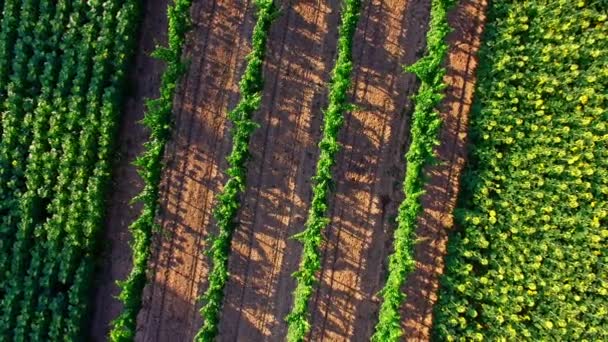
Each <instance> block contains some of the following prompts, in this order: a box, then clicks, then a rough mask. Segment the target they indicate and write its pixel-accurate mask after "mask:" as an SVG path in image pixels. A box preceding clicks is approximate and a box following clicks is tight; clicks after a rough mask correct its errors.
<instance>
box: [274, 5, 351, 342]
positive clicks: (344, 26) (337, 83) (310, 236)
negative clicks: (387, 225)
mask: <svg viewBox="0 0 608 342" xmlns="http://www.w3.org/2000/svg"><path fill="white" fill-rule="evenodd" d="M360 8H361V1H360V0H345V1H344V3H343V7H342V21H341V23H340V28H339V34H340V37H339V39H338V57H337V59H336V64H335V66H334V69H333V71H332V79H331V83H330V88H329V105H328V107H327V109H326V110H325V111H324V118H323V136H322V138H321V141H320V142H319V150H320V155H319V160H318V161H317V169H316V174H315V175H314V177H313V178H312V181H313V188H312V193H313V197H312V203H311V207H310V210H309V212H308V219H307V220H306V223H305V228H304V231H302V232H301V233H299V234H297V235H296V236H294V238H295V239H297V240H298V241H300V242H301V243H302V245H303V251H302V258H301V261H300V266H299V270H298V271H297V272H296V273H294V277H295V279H296V282H297V285H296V289H295V291H294V293H293V296H294V303H293V307H292V309H291V312H290V313H289V315H288V316H287V318H286V320H287V325H288V332H287V339H288V340H289V341H303V340H304V338H305V337H306V335H307V334H308V332H309V330H310V323H309V322H308V311H309V310H308V301H309V299H310V297H311V295H312V293H313V291H314V284H315V281H316V273H317V272H318V271H319V270H320V269H321V256H320V253H319V247H320V246H321V242H322V240H323V238H322V232H323V230H324V229H325V228H326V227H327V225H328V224H329V222H330V219H329V218H328V217H327V209H328V201H329V194H330V187H331V184H332V168H333V166H334V164H335V160H336V155H337V153H338V151H339V150H340V143H339V142H338V134H339V132H340V129H341V128H342V126H343V122H344V113H345V112H346V111H348V110H349V109H350V107H351V106H350V104H349V103H348V99H347V97H348V90H349V88H350V86H351V80H350V77H351V71H352V68H353V67H352V56H351V55H352V44H353V37H354V34H355V29H356V26H357V22H358V20H359V12H360Z"/></svg>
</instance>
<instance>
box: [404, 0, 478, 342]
mask: <svg viewBox="0 0 608 342" xmlns="http://www.w3.org/2000/svg"><path fill="white" fill-rule="evenodd" d="M486 8H487V1H486V0H461V1H460V2H459V3H458V6H457V7H456V8H455V9H454V10H452V12H451V13H450V16H449V21H450V25H451V26H452V27H453V28H454V31H453V32H452V33H451V34H450V36H449V38H448V40H449V43H450V51H449V55H448V63H447V71H448V72H447V75H446V81H447V83H448V88H447V90H446V98H445V100H444V102H443V107H442V110H441V116H442V119H443V127H442V130H441V133H440V141H441V144H440V145H439V146H438V148H437V156H438V160H439V165H436V166H433V167H430V168H428V169H427V174H428V175H429V177H430V181H429V185H428V186H427V189H426V191H427V193H426V194H425V195H424V197H423V203H424V214H423V216H422V217H421V219H420V224H419V226H418V229H417V231H416V234H417V236H418V238H419V241H420V242H419V244H418V245H417V246H416V249H415V253H416V270H415V271H414V273H413V274H412V275H411V276H410V278H409V279H408V282H407V284H406V288H405V292H406V294H407V301H406V303H405V305H404V307H403V317H404V320H403V328H404V330H405V332H406V335H405V338H406V339H407V340H408V341H428V340H430V333H431V327H432V324H433V305H434V304H435V302H436V301H437V290H438V289H439V278H440V276H441V274H443V268H444V256H445V253H446V244H447V240H448V234H449V231H450V229H451V228H452V227H453V225H454V219H453V216H452V214H453V210H454V207H455V205H456V200H457V197H458V189H459V186H460V177H461V174H462V171H463V167H464V163H465V158H466V153H467V151H466V139H467V131H468V123H469V112H470V110H471V105H472V102H473V95H474V94H473V93H474V90H475V71H476V70H477V59H476V55H477V51H478V50H479V46H480V42H481V36H482V33H483V28H484V23H485V10H486Z"/></svg>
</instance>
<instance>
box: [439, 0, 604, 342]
mask: <svg viewBox="0 0 608 342" xmlns="http://www.w3.org/2000/svg"><path fill="white" fill-rule="evenodd" d="M607 9H608V7H607V6H606V2H605V1H566V0H557V1H548V0H540V1H539V0H534V1H532V0H524V1H517V2H512V1H494V2H492V3H491V6H490V9H489V13H488V26H487V28H486V35H485V41H484V43H483V46H482V49H481V51H480V70H479V73H478V74H479V76H478V80H479V82H478V86H477V90H476V100H475V107H474V111H473V113H472V116H471V134H470V136H471V141H472V146H471V155H470V162H469V164H468V166H467V168H468V172H467V177H466V178H465V179H464V180H463V182H464V189H465V190H464V191H462V192H461V198H460V203H459V210H458V216H457V218H458V223H459V226H460V228H459V229H458V230H457V231H455V232H454V233H453V234H452V236H450V240H449V243H448V257H447V259H446V271H445V275H444V277H443V279H442V286H441V289H440V295H439V301H438V303H437V305H436V307H435V325H434V328H433V330H434V334H435V337H436V339H437V340H441V341H457V340H458V341H462V340H467V341H473V340H477V341H481V340H492V341H511V340H521V341H552V340H564V341H605V340H607V339H608V328H607V327H608V311H607V310H606V308H607V307H608V266H607V265H608V263H607V261H608V259H607V255H606V246H607V245H608V230H607V229H606V227H607V226H608V220H607V216H608V201H607V200H606V199H607V198H608V158H607V157H608V153H607V151H608V150H607V149H606V146H607V145H606V143H607V142H608V140H607V139H608V125H607V124H606V122H607V120H608V111H607V110H606V103H608V102H607V101H608V96H607V94H606V89H608V69H607V68H606V65H608V13H607Z"/></svg>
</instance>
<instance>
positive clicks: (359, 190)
mask: <svg viewBox="0 0 608 342" xmlns="http://www.w3.org/2000/svg"><path fill="white" fill-rule="evenodd" d="M481 1H482V0H463V1H462V3H463V4H462V5H461V6H460V7H459V8H458V9H457V10H456V11H454V14H453V15H452V17H451V20H452V22H453V23H454V25H455V26H456V28H457V30H456V32H455V33H454V34H453V35H452V37H451V43H452V46H453V48H452V50H451V53H450V63H449V75H448V77H447V80H448V81H449V82H450V84H451V87H450V88H449V90H448V92H449V96H448V98H447V99H446V107H445V108H446V110H445V111H443V113H442V115H443V117H444V120H445V122H446V123H445V126H444V129H443V132H442V137H441V139H442V145H441V146H440V147H439V149H438V153H439V156H440V159H441V160H444V161H446V162H447V164H445V165H441V166H438V167H435V168H432V169H431V170H429V173H430V174H431V175H432V185H431V186H429V189H428V194H427V195H426V196H425V208H426V209H425V216H424V218H423V220H421V221H422V223H423V224H422V225H421V227H420V230H419V232H418V234H419V235H420V236H421V238H423V241H422V242H421V243H420V245H419V246H418V247H417V250H416V256H417V260H418V265H417V270H416V272H415V274H414V275H413V276H412V277H411V279H410V280H409V281H408V284H407V288H406V289H407V292H408V302H407V304H406V305H405V307H404V314H405V317H406V319H405V320H404V327H405V328H406V329H407V334H408V335H407V336H408V338H411V339H414V340H428V338H429V328H428V327H429V325H430V322H431V310H432V305H433V303H434V302H435V300H436V295H435V292H436V289H437V282H438V277H439V275H440V274H441V271H442V268H443V264H442V263H443V254H444V252H445V241H446V239H447V227H449V226H451V224H452V223H451V211H452V209H453V206H454V202H455V198H456V190H457V188H458V179H459V175H460V172H461V170H462V165H463V163H464V157H465V147H464V146H465V145H464V139H465V136H466V133H465V132H466V126H467V120H466V118H467V114H468V110H469V107H470V102H471V97H472V91H473V80H474V79H473V72H474V69H475V61H474V59H473V58H472V57H471V55H473V54H474V53H475V52H476V50H477V46H478V44H479V35H480V32H481V23H482V22H483V19H482V16H481V14H482V13H483V8H485V2H484V3H482V4H481V5H476V4H477V3H480V2H481ZM166 3H167V2H166V0H154V1H148V2H146V14H147V15H146V16H145V17H144V26H143V34H142V37H141V39H140V40H141V41H140V49H139V51H140V53H139V54H138V56H137V59H136V70H137V75H136V77H135V89H136V91H135V94H134V96H133V97H132V98H131V99H130V100H129V105H128V110H127V111H126V116H125V119H124V121H125V122H124V123H123V127H122V129H121V140H120V150H121V151H123V152H122V153H123V154H125V157H124V158H123V159H121V160H120V162H119V163H118V166H117V170H116V172H115V175H116V177H115V179H116V184H115V191H114V193H113V195H112V197H111V198H110V209H109V221H108V228H107V231H106V238H107V239H108V240H109V241H110V245H109V248H108V252H107V255H105V256H104V258H103V260H104V264H103V265H102V276H101V278H100V280H99V282H100V284H101V285H100V287H99V290H98V293H97V298H96V308H95V313H94V315H95V316H94V319H93V326H92V332H93V336H94V338H96V339H98V340H100V341H101V340H103V339H104V338H103V336H105V334H106V333H107V325H108V322H109V320H110V319H112V318H114V317H115V316H116V315H117V313H118V312H119V310H120V305H119V304H118V302H117V301H116V300H115V299H112V298H111V296H112V295H115V294H116V293H117V287H116V286H115V285H114V281H115V280H116V279H123V278H124V276H125V275H126V273H127V272H128V270H129V267H130V264H131V262H130V251H129V249H128V245H127V242H126V241H128V239H129V234H128V232H127V226H128V223H129V222H130V221H132V220H133V219H134V217H135V215H136V214H137V210H136V209H137V208H135V209H133V208H130V207H129V206H128V204H127V203H128V201H129V200H130V198H132V196H133V195H134V194H136V193H137V191H138V189H139V188H140V184H139V180H138V177H137V175H136V174H135V169H134V167H133V166H132V165H130V162H131V161H132V160H133V158H134V156H135V155H136V154H138V153H139V152H140V150H141V143H142V141H144V140H145V138H146V134H145V132H143V130H142V129H141V127H140V126H139V125H137V124H136V123H135V122H136V121H137V120H138V119H140V118H141V116H142V111H143V107H142V102H143V101H142V98H143V97H153V96H154V95H155V94H156V92H157V91H158V75H159V72H160V71H161V70H162V68H161V66H160V65H159V64H158V63H157V62H153V61H152V60H150V59H149V58H147V57H146V53H148V52H149V51H150V50H151V49H152V47H153V45H154V39H164V32H165V31H166V19H165V16H166V11H165V10H164V8H165V6H166ZM279 5H280V7H281V9H282V11H281V15H280V17H279V18H278V19H277V20H276V21H275V22H274V23H273V26H272V29H271V33H270V37H269V41H268V48H267V57H266V63H265V70H264V75H265V79H266V83H265V89H264V93H263V103H262V108H261V110H260V111H258V112H257V113H256V114H255V115H254V119H255V120H256V121H258V122H259V123H260V124H261V127H260V128H259V129H258V130H257V131H256V132H255V134H254V136H253V138H252V141H251V144H250V148H251V152H252V158H251V160H250V162H249V164H248V165H249V170H248V187H247V190H246V193H245V194H244V196H243V197H242V198H243V201H242V205H243V206H242V210H241V211H240V213H239V222H240V224H239V226H238V228H237V231H236V232H235V235H234V240H233V245H232V247H233V248H232V254H231V257H230V271H231V277H230V280H229V283H228V286H227V288H226V298H225V302H224V309H223V312H222V318H221V322H220V335H219V338H218V339H219V340H221V341H264V340H271V341H279V340H283V339H284V336H285V334H286V325H285V322H284V317H285V315H286V314H287V313H288V312H289V309H290V305H291V303H292V292H293V289H294V287H295V283H294V281H293V278H292V276H291V274H292V273H293V272H294V271H295V270H296V269H297V267H298V262H299V258H300V251H301V250H300V247H299V243H297V242H295V241H293V240H291V239H289V237H290V236H292V235H293V234H295V233H297V232H299V231H301V230H302V229H303V225H304V221H305V218H306V214H307V210H308V207H309V202H310V198H311V190H310V178H311V176H312V175H313V173H314V170H315V163H316V160H317V154H318V148H317V142H318V140H319V137H320V134H321V133H320V125H321V122H322V112H321V111H322V109H323V108H325V106H326V104H327V99H326V96H327V81H328V79H329V74H330V71H331V68H332V67H333V64H334V58H335V53H336V51H335V47H336V39H337V36H338V33H337V26H338V24H339V18H340V5H341V1H339V0H332V1H321V0H314V1H311V0H284V1H280V2H279ZM429 10H430V8H429V1H428V0H370V1H364V8H363V10H362V14H361V18H360V21H359V24H358V28H357V33H356V37H355V44H354V49H353V59H354V73H353V81H354V86H353V91H352V94H351V97H352V100H353V102H354V103H355V104H356V105H357V109H356V110H355V111H353V112H352V113H347V114H346V120H345V126H344V129H343V131H342V134H341V136H340V141H341V142H342V143H343V149H342V151H341V152H340V154H339V156H338V159H337V161H336V165H337V166H336V168H335V172H334V175H335V180H336V186H335V189H334V191H333V194H332V196H331V198H330V200H331V206H330V215H331V219H332V221H331V225H330V227H329V228H328V229H327V231H326V232H325V243H324V246H323V248H322V256H323V264H322V265H323V270H322V272H320V274H319V279H320V282H319V287H318V289H317V291H316V292H315V294H314V296H313V300H312V302H311V308H312V315H311V322H312V324H313V329H312V332H311V334H310V336H309V339H310V340H314V341H318V340H323V341H344V340H349V341H363V340H369V337H370V336H371V334H372V332H373V326H374V324H375V322H376V316H377V310H378V306H379V298H377V296H376V293H377V292H378V291H379V290H380V288H381V287H382V285H383V284H384V280H385V276H386V271H385V264H386V258H387V255H388V253H389V252H390V250H391V241H392V233H393V229H394V218H395V216H396V211H397V206H398V205H399V203H400V202H401V201H402V200H403V194H402V192H401V181H402V179H403V176H404V172H405V162H404V159H403V155H404V153H405V151H406V148H407V144H408V140H409V122H408V121H409V113H411V109H412V108H411V103H410V100H409V97H410V95H412V93H413V92H414V91H415V90H416V88H417V82H416V80H415V78H414V76H413V75H410V74H406V73H404V72H402V66H403V65H406V64H411V63H412V62H414V61H415V60H416V59H417V58H418V57H420V56H421V55H422V53H423V52H424V46H425V34H426V30H427V24H428V16H429ZM251 12H252V8H251V3H250V1H249V0H239V1H235V0H195V1H194V4H193V8H192V14H193V23H194V28H193V30H192V32H190V34H189V36H188V39H187V46H186V51H185V55H186V57H187V58H189V59H190V61H191V64H190V67H189V70H188V72H187V74H186V76H185V78H184V80H183V82H182V84H181V87H180V89H179V91H178V95H177V98H176V104H175V106H174V112H175V113H176V119H175V125H174V127H175V128H174V132H173V136H172V139H171V141H170V142H169V144H168V146H167V151H166V153H165V162H166V167H165V170H164V174H163V181H162V184H161V208H160V212H159V217H158V222H159V224H160V226H161V228H162V230H161V232H160V233H158V234H156V235H157V236H156V237H155V241H154V251H153V257H152V260H151V262H150V265H149V268H150V274H149V278H150V280H149V284H148V286H146V289H145V293H144V305H143V308H142V311H141V312H140V315H139V317H138V334H137V338H136V339H137V340H138V341H190V340H192V337H193V336H194V334H195V333H196V331H197V330H198V328H199V327H200V325H201V323H202V320H201V318H200V315H199V313H198V312H197V309H198V307H199V305H198V304H199V303H197V298H198V296H199V295H200V294H201V293H202V291H204V290H205V289H206V284H205V276H206V272H207V267H208V262H207V257H206V256H205V255H204V254H203V251H204V250H205V249H206V247H207V246H206V243H205V239H206V237H207V236H209V234H210V233H211V232H213V231H214V230H215V227H214V222H213V219H212V214H211V211H212V209H213V204H214V196H215V195H216V194H217V193H218V191H219V190H220V189H221V187H222V185H223V183H224V181H225V179H226V177H225V174H224V170H225V168H226V162H225V156H226V155H227V154H228V152H229V149H230V143H231V141H230V139H229V135H228V124H227V120H226V113H227V110H228V109H230V108H232V107H233V106H234V104H235V103H236V101H237V100H238V88H237V82H238V80H239V78H240V75H241V74H242V71H243V66H244V62H245V61H244V57H245V55H246V53H247V52H248V51H249V39H250V35H251V31H252V27H253V24H254V23H253V16H252V13H251ZM110 260H111V262H110Z"/></svg>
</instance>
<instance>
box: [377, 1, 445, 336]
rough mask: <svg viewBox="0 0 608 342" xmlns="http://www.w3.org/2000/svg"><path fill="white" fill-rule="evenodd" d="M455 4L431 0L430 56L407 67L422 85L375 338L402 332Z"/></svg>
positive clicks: (439, 121) (428, 36)
mask: <svg viewBox="0 0 608 342" xmlns="http://www.w3.org/2000/svg"><path fill="white" fill-rule="evenodd" d="M452 3H453V0H433V1H432V2H431V20H430V24H429V31H428V33H427V55H426V56H425V57H423V58H422V59H420V60H419V61H417V62H416V63H415V64H413V65H411V66H409V67H407V68H406V70H407V71H409V72H413V73H414V74H416V76H418V78H419V79H420V80H421V82H422V83H421V85H420V89H419V90H418V94H417V95H416V96H415V97H414V102H415V108H414V113H413V114H412V128H411V137H412V138H411V139H412V141H411V143H410V147H409V149H408V151H407V153H406V155H405V159H406V161H407V170H406V173H405V180H404V182H403V193H404V194H405V199H404V200H403V202H401V205H400V206H399V210H398V214H397V220H396V221H397V228H396V229H395V233H394V234H395V237H394V241H393V248H394V251H393V253H392V254H391V255H390V256H389V260H388V279H387V281H386V284H385V285H384V288H383V289H382V291H381V292H380V296H381V297H382V299H383V300H382V304H381V305H380V312H379V318H378V323H377V324H376V328H375V332H374V335H373V336H372V341H378V342H380V341H382V342H384V341H398V340H399V338H400V337H401V335H402V334H403V331H402V330H401V315H400V308H401V305H402V304H403V301H404V299H405V294H404V293H403V292H402V289H401V288H402V286H403V284H404V282H405V280H406V279H407V276H408V275H409V274H410V273H411V272H412V270H413V269H414V265H415V262H414V255H413V254H414V250H413V249H414V243H415V237H414V233H415V229H416V225H417V223H418V217H419V216H420V214H421V213H422V203H421V197H422V195H423V194H424V191H425V190H424V187H425V185H426V178H425V175H424V167H425V166H427V165H429V164H431V163H432V162H434V161H435V152H434V149H435V146H437V145H438V144H439V142H438V134H439V129H440V127H441V118H440V117H439V113H438V112H437V110H436V108H437V106H438V105H439V104H440V103H441V100H442V99H443V97H444V89H445V87H446V85H445V83H444V81H443V79H444V76H445V73H446V70H445V67H444V66H443V61H444V60H445V58H446V55H447V50H448V45H447V43H446V37H447V35H448V33H449V32H450V27H449V25H448V19H447V11H448V9H449V7H450V5H451V4H452Z"/></svg>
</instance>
